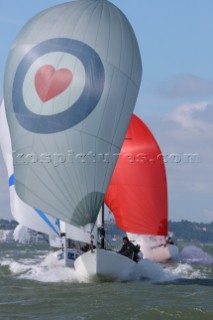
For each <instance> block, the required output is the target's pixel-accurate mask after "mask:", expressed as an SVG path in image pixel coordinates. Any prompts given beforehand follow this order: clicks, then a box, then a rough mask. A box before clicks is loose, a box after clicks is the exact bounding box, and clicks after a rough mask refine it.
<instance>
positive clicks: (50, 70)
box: [35, 65, 73, 102]
mask: <svg viewBox="0 0 213 320" xmlns="http://www.w3.org/2000/svg"><path fill="white" fill-rule="evenodd" d="M72 79H73V74H72V72H71V71H70V70H68V69H59V70H56V69H55V68H54V67H53V66H51V65H45V66H42V67H40V68H39V69H38V71H37V72H36V75H35V88H36V91H37V94H38V96H39V98H40V99H41V100H42V101H43V102H46V101H48V100H50V99H52V98H54V97H56V96H57V95H59V94H60V93H62V92H63V91H64V90H66V89H67V87H68V86H69V85H70V83H71V82H72Z"/></svg>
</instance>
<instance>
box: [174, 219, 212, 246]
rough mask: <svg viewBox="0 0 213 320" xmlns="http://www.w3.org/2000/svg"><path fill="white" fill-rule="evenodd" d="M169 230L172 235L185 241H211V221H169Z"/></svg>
mask: <svg viewBox="0 0 213 320" xmlns="http://www.w3.org/2000/svg"><path fill="white" fill-rule="evenodd" d="M169 231H171V232H173V234H174V237H175V238H176V239H177V240H178V239H182V240H184V241H187V242H195V241H196V242H203V243H213V222H211V223H198V222H190V221H187V220H182V221H180V222H173V221H169Z"/></svg>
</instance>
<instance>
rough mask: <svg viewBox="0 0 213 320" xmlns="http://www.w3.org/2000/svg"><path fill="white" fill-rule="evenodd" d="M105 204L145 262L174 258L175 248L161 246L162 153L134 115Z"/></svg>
mask: <svg viewBox="0 0 213 320" xmlns="http://www.w3.org/2000/svg"><path fill="white" fill-rule="evenodd" d="M105 203H106V205H107V206H108V207H109V208H110V210H111V211H112V212H113V214H114V217H115V221H116V224H117V225H118V226H119V227H120V228H121V229H122V230H124V231H125V232H127V234H128V236H129V238H130V239H131V240H133V241H134V242H135V243H137V244H139V245H140V246H141V251H142V252H143V254H144V258H148V259H150V260H153V261H158V262H160V261H165V260H167V259H169V258H171V257H172V256H176V254H177V247H175V246H172V247H171V246H164V244H166V242H165V236H166V235H167V234H168V200H167V181H166V171H165V165H164V162H163V157H162V152H161V150H160V147H159V145H158V143H157V141H156V140H155V138H154V136H153V135H152V133H151V132H150V130H149V129H148V127H147V126H146V125H145V124H144V123H143V122H142V121H141V120H140V119H139V118H138V117H137V116H135V115H132V118H131V122H130V125H129V128H128V130H127V133H126V137H125V140H124V143H123V146H122V149H121V152H120V156H119V159H118V162H117V164H116V167H115V170H114V173H113V176H112V179H111V181H110V185H109V187H108V190H107V193H106V196H105ZM146 235H147V236H146ZM150 235H151V237H150ZM153 236H155V237H153ZM156 236H159V237H156ZM163 239H164V240H163Z"/></svg>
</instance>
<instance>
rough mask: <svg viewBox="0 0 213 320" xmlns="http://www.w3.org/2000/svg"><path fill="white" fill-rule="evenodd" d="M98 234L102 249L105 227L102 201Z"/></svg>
mask: <svg viewBox="0 0 213 320" xmlns="http://www.w3.org/2000/svg"><path fill="white" fill-rule="evenodd" d="M99 236H100V239H101V249H104V239H105V228H104V201H103V202H102V207H101V227H100V228H99Z"/></svg>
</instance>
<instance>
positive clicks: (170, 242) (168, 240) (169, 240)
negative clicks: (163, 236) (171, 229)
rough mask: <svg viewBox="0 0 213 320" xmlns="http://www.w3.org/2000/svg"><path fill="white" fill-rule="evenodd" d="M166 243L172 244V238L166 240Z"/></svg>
mask: <svg viewBox="0 0 213 320" xmlns="http://www.w3.org/2000/svg"><path fill="white" fill-rule="evenodd" d="M166 243H167V244H174V241H173V239H172V237H168V239H167V240H166Z"/></svg>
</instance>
